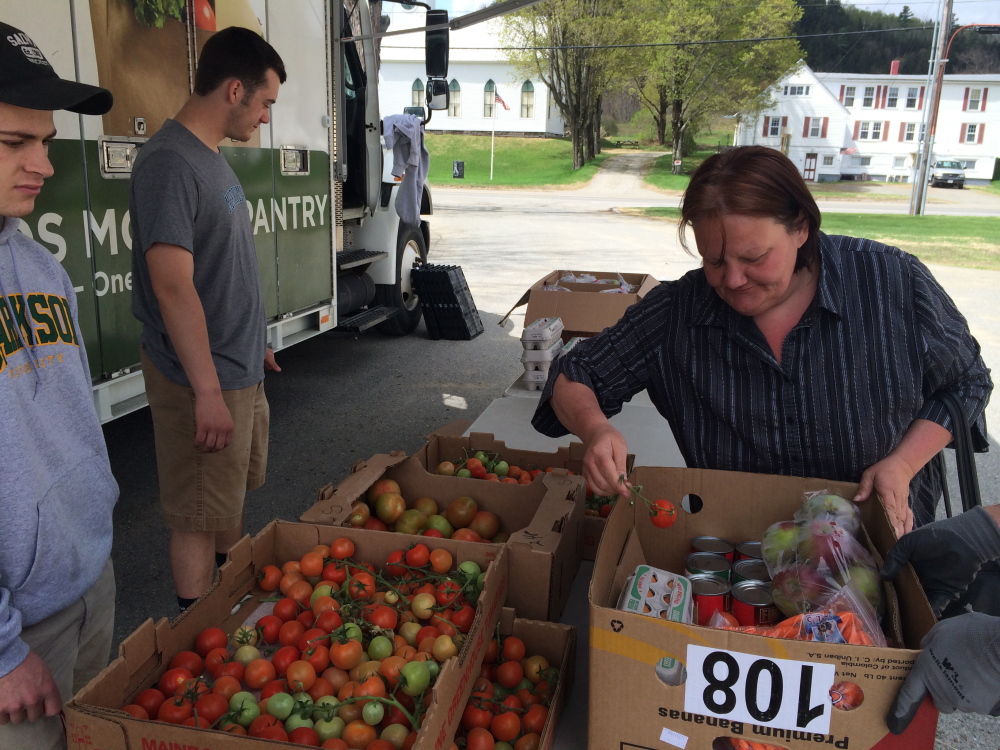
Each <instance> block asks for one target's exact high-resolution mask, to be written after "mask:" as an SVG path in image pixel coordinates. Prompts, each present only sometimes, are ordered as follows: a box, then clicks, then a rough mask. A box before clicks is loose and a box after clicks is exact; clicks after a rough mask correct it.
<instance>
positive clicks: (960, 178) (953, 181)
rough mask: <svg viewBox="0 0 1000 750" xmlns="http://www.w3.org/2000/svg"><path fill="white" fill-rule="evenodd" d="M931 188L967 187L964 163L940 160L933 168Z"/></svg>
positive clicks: (930, 179) (930, 180)
mask: <svg viewBox="0 0 1000 750" xmlns="http://www.w3.org/2000/svg"><path fill="white" fill-rule="evenodd" d="M929 182H930V184H931V187H943V186H945V185H947V186H948V187H957V188H959V189H961V188H963V187H965V169H964V168H963V167H962V162H960V161H955V160H954V159H938V160H936V161H935V162H934V166H933V167H932V168H931V174H930V178H929Z"/></svg>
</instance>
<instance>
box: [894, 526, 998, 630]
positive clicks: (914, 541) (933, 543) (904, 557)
mask: <svg viewBox="0 0 1000 750" xmlns="http://www.w3.org/2000/svg"><path fill="white" fill-rule="evenodd" d="M997 558H1000V529H998V528H997V525H996V523H994V521H993V519H992V518H991V517H990V514H989V513H987V512H986V511H985V510H984V509H983V508H980V507H976V508H973V509H972V510H970V511H967V512H966V513H962V514H961V515H959V516H955V517H954V518H949V519H946V520H944V521H935V522H934V523H929V524H927V525H926V526H921V527H920V528H919V529H914V530H913V531H911V532H910V533H909V534H906V535H904V536H903V537H902V538H901V539H900V540H899V541H898V542H896V546H894V547H893V548H892V549H891V550H889V554H888V555H886V557H885V564H884V565H883V566H882V578H883V579H884V580H886V581H891V580H892V579H894V578H895V577H896V576H897V575H899V571H900V570H902V569H903V567H904V566H905V565H906V563H911V564H912V565H913V568H914V570H915V571H916V572H917V577H918V578H919V579H920V583H921V584H922V585H923V587H924V591H925V592H927V599H928V600H929V601H930V603H931V609H933V610H934V616H935V617H940V616H941V612H942V611H944V608H945V607H946V606H947V605H948V603H949V602H951V601H954V600H955V599H958V597H959V596H960V595H961V593H962V592H963V591H965V590H966V589H967V588H968V587H969V585H970V584H971V583H972V581H973V580H974V579H975V577H976V574H977V573H978V572H979V568H980V567H982V565H983V564H984V563H987V562H989V561H990V560H996V559H997Z"/></svg>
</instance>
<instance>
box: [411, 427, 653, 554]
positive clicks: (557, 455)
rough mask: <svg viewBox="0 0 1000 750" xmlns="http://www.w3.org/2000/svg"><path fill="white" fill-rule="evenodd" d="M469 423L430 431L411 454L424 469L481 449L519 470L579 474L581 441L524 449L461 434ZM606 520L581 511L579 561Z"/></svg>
mask: <svg viewBox="0 0 1000 750" xmlns="http://www.w3.org/2000/svg"><path fill="white" fill-rule="evenodd" d="M471 424H472V423H471V422H469V421H467V420H464V419H458V420H455V421H454V422H452V423H451V424H448V425H445V426H444V427H442V428H441V429H439V430H436V431H434V432H432V433H431V434H430V435H428V436H427V442H426V443H425V444H424V446H423V447H422V448H421V449H420V450H418V451H417V452H416V453H414V454H413V457H414V458H416V459H417V460H418V461H420V463H421V464H423V466H424V467H425V468H426V469H427V470H428V471H433V470H434V468H435V467H436V466H437V465H438V464H440V463H441V462H442V461H455V460H456V459H459V458H462V457H463V456H465V455H472V454H473V453H475V452H476V451H480V450H481V451H486V452H487V453H498V454H500V456H501V458H503V459H504V460H505V461H506V462H507V463H508V464H510V465H511V466H519V467H521V468H522V469H545V468H548V467H549V466H555V467H557V468H560V469H567V470H568V471H572V472H573V473H575V474H582V473H583V456H584V454H585V453H586V450H585V449H584V446H583V443H570V444H569V445H568V446H565V447H561V448H559V449H558V450H557V451H555V452H554V453H542V452H539V451H524V450H519V449H517V448H509V447H507V443H505V442H504V441H503V440H497V439H496V438H495V437H494V436H493V434H492V433H489V432H473V433H471V434H469V435H468V436H465V435H464V433H465V432H466V431H467V430H468V429H469V427H470V425H471ZM634 464H635V456H634V455H632V454H631V453H630V454H629V455H628V456H626V458H625V468H626V469H627V470H628V471H629V472H631V471H632V466H633V465H634ZM606 523H607V519H604V518H601V517H600V516H590V515H587V514H586V512H584V514H583V518H582V519H581V521H580V536H579V539H580V542H579V545H578V547H577V551H578V554H579V555H580V559H581V560H593V559H594V557H595V556H596V555H597V545H598V544H599V543H600V541H601V534H602V533H604V526H605V524H606Z"/></svg>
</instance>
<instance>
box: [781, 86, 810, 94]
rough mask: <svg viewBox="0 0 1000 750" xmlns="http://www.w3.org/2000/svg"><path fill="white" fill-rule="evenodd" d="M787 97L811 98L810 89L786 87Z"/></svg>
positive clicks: (805, 87) (806, 87)
mask: <svg viewBox="0 0 1000 750" xmlns="http://www.w3.org/2000/svg"><path fill="white" fill-rule="evenodd" d="M785 96H809V87H808V86H785Z"/></svg>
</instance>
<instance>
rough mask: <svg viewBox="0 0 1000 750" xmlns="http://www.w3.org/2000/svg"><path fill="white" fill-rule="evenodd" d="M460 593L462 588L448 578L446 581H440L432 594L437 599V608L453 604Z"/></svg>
mask: <svg viewBox="0 0 1000 750" xmlns="http://www.w3.org/2000/svg"><path fill="white" fill-rule="evenodd" d="M461 593H462V587H461V586H459V585H458V584H457V583H455V582H454V581H452V580H451V579H450V578H449V579H448V580H447V581H442V582H441V583H439V584H438V587H437V589H436V590H435V592H434V596H435V598H436V599H437V603H438V605H439V606H442V607H447V606H448V605H449V604H451V603H452V602H454V601H455V599H457V598H458V595H459V594H461Z"/></svg>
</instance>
